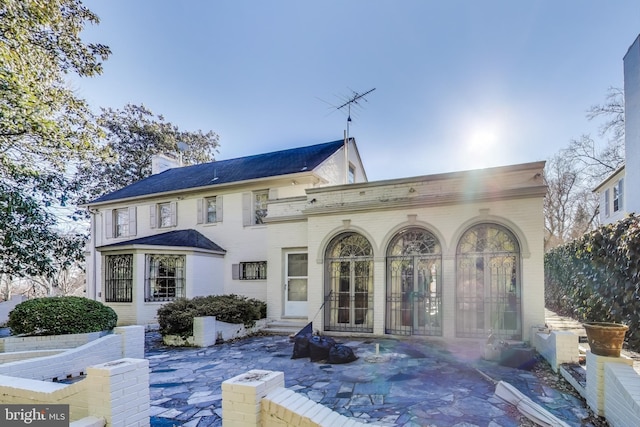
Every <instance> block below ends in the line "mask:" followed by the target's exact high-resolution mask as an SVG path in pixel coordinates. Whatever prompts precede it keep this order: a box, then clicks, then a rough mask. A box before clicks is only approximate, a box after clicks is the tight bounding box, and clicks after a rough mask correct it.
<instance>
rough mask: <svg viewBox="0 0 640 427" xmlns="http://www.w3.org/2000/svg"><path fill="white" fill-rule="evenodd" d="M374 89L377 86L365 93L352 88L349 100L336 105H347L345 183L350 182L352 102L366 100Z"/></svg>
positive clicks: (338, 108)
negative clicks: (349, 149) (349, 148)
mask: <svg viewBox="0 0 640 427" xmlns="http://www.w3.org/2000/svg"><path fill="white" fill-rule="evenodd" d="M374 90H376V88H375V87H374V88H373V89H369V90H368V91H366V92H363V93H358V92H356V91H354V90H352V92H353V94H352V95H351V97H350V98H347V100H346V101H345V102H343V103H342V105H339V106H337V107H336V110H341V109H343V108H345V107H347V130H346V131H345V133H344V183H345V184H348V183H349V152H348V146H349V124H350V123H351V104H356V105H359V104H358V101H360V100H365V101H366V99H364V97H365V96H367V95H369V94H370V93H371V92H373V91H374Z"/></svg>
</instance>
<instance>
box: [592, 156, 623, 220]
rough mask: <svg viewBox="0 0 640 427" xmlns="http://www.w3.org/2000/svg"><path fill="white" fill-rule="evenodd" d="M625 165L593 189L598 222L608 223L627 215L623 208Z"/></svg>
mask: <svg viewBox="0 0 640 427" xmlns="http://www.w3.org/2000/svg"><path fill="white" fill-rule="evenodd" d="M624 181H625V167H624V165H622V166H621V167H619V168H618V169H617V170H616V171H615V172H613V173H612V174H611V175H609V176H608V177H607V179H605V180H604V181H602V183H600V185H598V186H597V187H596V188H595V189H594V190H593V191H594V192H595V193H597V194H598V200H599V205H600V212H599V215H600V224H610V223H612V222H616V221H618V220H621V219H622V218H624V217H625V216H626V215H627V210H626V209H625V200H624V199H625V194H624V187H625V185H624V184H625V182H624Z"/></svg>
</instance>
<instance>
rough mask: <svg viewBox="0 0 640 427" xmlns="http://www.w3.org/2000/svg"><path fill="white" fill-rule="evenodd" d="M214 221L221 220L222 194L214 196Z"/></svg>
mask: <svg viewBox="0 0 640 427" xmlns="http://www.w3.org/2000/svg"><path fill="white" fill-rule="evenodd" d="M216 222H222V196H216Z"/></svg>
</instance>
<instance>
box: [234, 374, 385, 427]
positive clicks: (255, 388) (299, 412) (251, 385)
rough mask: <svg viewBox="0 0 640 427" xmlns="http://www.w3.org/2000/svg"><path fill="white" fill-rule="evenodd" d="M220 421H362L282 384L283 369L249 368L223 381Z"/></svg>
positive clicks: (274, 424)
mask: <svg viewBox="0 0 640 427" xmlns="http://www.w3.org/2000/svg"><path fill="white" fill-rule="evenodd" d="M222 425H223V427H235V426H238V427H250V426H255V427H283V426H292V427H360V426H364V425H365V424H362V423H360V422H357V421H355V420H352V419H349V418H347V417H345V416H344V415H340V414H338V413H337V412H334V411H332V410H331V409H329V408H327V407H326V406H324V405H321V404H319V403H316V402H314V401H312V400H310V399H309V398H307V397H306V396H302V395H300V394H297V393H295V392H294V391H292V390H289V389H286V388H284V374H283V373H282V372H275V371H262V370H252V371H249V372H246V373H244V374H241V375H238V376H235V377H233V378H230V379H228V380H226V381H224V382H223V383H222ZM367 425H374V424H367Z"/></svg>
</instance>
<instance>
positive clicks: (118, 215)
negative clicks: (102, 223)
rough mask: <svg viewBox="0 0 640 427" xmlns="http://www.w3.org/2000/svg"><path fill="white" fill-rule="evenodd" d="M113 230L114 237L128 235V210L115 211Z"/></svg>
mask: <svg viewBox="0 0 640 427" xmlns="http://www.w3.org/2000/svg"><path fill="white" fill-rule="evenodd" d="M114 219H115V221H114V223H115V229H114V232H115V233H114V234H115V235H116V237H122V236H128V235H129V208H123V209H117V210H116V211H115V218H114Z"/></svg>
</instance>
